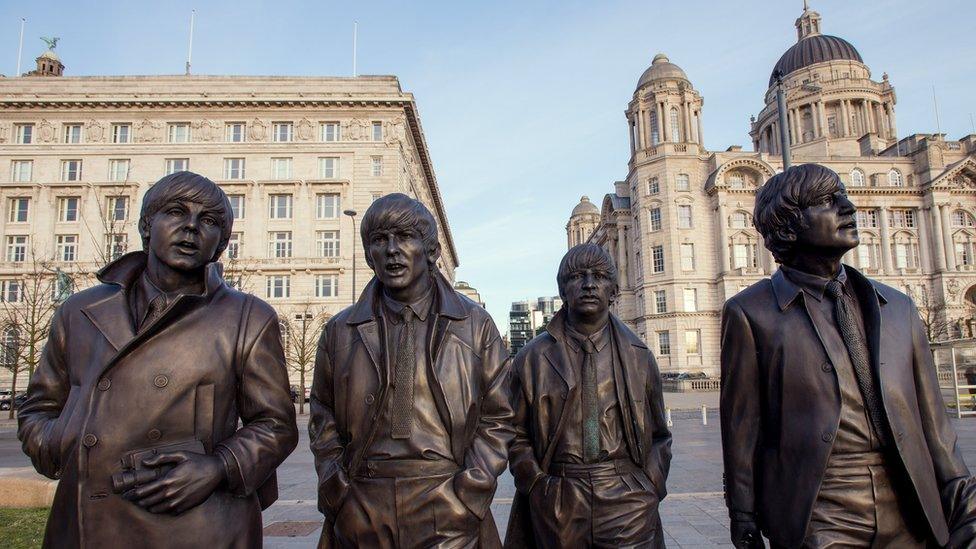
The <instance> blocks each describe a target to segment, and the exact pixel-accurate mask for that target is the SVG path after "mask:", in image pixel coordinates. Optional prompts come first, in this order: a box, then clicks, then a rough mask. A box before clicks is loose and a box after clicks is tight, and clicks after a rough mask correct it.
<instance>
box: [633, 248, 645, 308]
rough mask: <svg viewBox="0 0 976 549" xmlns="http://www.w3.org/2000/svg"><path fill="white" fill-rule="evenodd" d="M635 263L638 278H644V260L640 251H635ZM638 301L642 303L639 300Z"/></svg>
mask: <svg viewBox="0 0 976 549" xmlns="http://www.w3.org/2000/svg"><path fill="white" fill-rule="evenodd" d="M634 264H635V265H636V266H637V280H644V262H643V261H642V260H641V254H640V252H634ZM638 303H641V301H640V300H638Z"/></svg>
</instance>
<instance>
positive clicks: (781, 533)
mask: <svg viewBox="0 0 976 549" xmlns="http://www.w3.org/2000/svg"><path fill="white" fill-rule="evenodd" d="M844 269H845V270H846V272H847V275H848V281H849V283H851V284H854V288H855V292H856V293H857V295H859V296H861V303H860V305H861V310H862V313H863V317H864V329H865V335H866V337H867V342H868V346H869V348H870V353H871V367H872V370H873V372H874V375H875V376H877V379H879V380H880V383H879V387H880V391H881V397H882V401H883V403H884V410H885V413H886V415H887V417H888V424H889V425H890V427H891V432H892V433H893V435H894V444H895V448H894V451H895V452H894V454H895V456H896V457H897V459H898V460H900V461H901V465H903V466H904V470H905V471H907V474H908V477H909V478H910V485H911V486H912V487H913V489H914V492H915V493H914V494H913V495H914V496H915V497H916V498H917V500H918V502H919V504H920V508H921V509H922V512H923V513H924V515H925V520H926V521H927V523H928V525H929V527H930V529H931V531H932V534H933V537H934V538H935V540H936V541H938V543H939V544H940V545H945V544H946V543H948V542H949V541H950V533H951V534H952V542H953V546H964V545H965V546H968V545H969V544H970V543H973V536H974V532H976V529H974V526H973V524H972V521H973V520H974V517H976V514H974V510H976V499H974V497H973V496H974V494H976V491H974V483H973V479H972V477H971V476H970V474H969V470H968V469H967V468H966V464H965V463H964V462H963V458H962V454H961V453H960V450H959V446H958V444H957V441H956V433H955V431H954V430H953V428H952V425H951V424H950V423H949V419H948V417H947V415H946V411H945V405H944V404H943V401H942V396H941V394H940V392H939V383H938V379H937V377H936V371H935V367H934V365H933V362H932V353H931V351H930V349H929V344H928V340H927V338H926V337H925V331H924V329H923V328H922V323H921V319H920V318H919V315H918V312H917V310H916V308H915V305H914V304H913V303H912V300H911V299H910V298H909V297H908V296H906V295H905V294H903V293H901V292H899V291H897V290H895V289H894V288H892V287H890V286H886V285H884V284H881V283H879V282H876V281H873V280H869V279H868V278H866V277H864V276H863V275H862V274H861V273H859V272H858V271H857V270H855V269H853V268H851V267H849V266H846V265H845V266H844ZM807 306H808V304H807V301H806V296H805V295H804V293H803V291H802V290H801V289H800V288H799V287H798V286H796V285H795V284H793V283H792V282H791V281H790V280H789V279H788V278H786V276H785V275H784V274H783V272H782V271H781V270H780V271H777V272H776V273H775V274H773V276H772V277H771V278H767V279H764V280H761V281H759V282H757V283H756V284H753V285H752V286H750V287H748V288H746V289H745V290H743V291H742V292H740V293H738V294H737V295H735V296H734V297H732V298H731V299H729V300H728V302H726V304H725V308H724V310H723V312H722V359H721V360H722V394H721V423H722V451H723V454H724V461H725V483H726V490H725V491H726V500H727V502H728V506H729V510H730V513H731V515H732V518H733V519H736V518H739V519H745V520H755V521H757V522H758V524H759V526H760V528H761V529H762V531H763V534H765V535H766V537H768V538H769V539H770V540H771V541H773V542H775V543H778V544H781V545H783V546H789V547H795V546H799V545H800V543H801V542H802V540H803V537H804V534H805V532H806V529H807V524H808V522H809V520H810V514H811V511H812V509H813V504H814V501H815V500H816V498H817V494H818V492H819V489H820V482H821V480H822V479H823V476H824V471H825V469H826V466H827V459H828V457H829V456H830V451H831V446H832V444H833V440H834V435H835V434H836V432H837V428H838V426H839V424H840V411H841V410H840V406H841V404H840V402H841V400H840V387H839V385H838V380H837V373H836V371H835V370H834V364H840V363H842V362H843V361H844V360H845V356H846V354H847V349H846V348H843V347H836V346H828V345H827V344H825V343H824V341H823V340H822V339H821V338H820V336H819V334H818V333H817V330H816V328H815V327H814V324H813V322H812V317H811V316H810V313H809V311H808V309H807Z"/></svg>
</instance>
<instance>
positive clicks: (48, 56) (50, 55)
mask: <svg viewBox="0 0 976 549" xmlns="http://www.w3.org/2000/svg"><path fill="white" fill-rule="evenodd" d="M38 59H50V60H51V61H57V62H58V63H60V62H61V58H60V57H58V54H56V53H54V51H52V50H47V51H46V52H44V53H42V54H41V56H40V57H38Z"/></svg>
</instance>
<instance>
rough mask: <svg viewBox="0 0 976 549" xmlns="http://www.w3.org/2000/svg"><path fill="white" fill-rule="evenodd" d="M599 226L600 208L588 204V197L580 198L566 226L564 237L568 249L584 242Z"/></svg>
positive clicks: (590, 203)
mask: <svg viewBox="0 0 976 549" xmlns="http://www.w3.org/2000/svg"><path fill="white" fill-rule="evenodd" d="M599 224H600V208H598V207H597V206H596V204H594V203H592V202H590V198H589V197H588V196H583V197H580V201H579V204H577V205H576V207H575V208H573V213H572V214H571V215H570V216H569V223H567V224H566V237H567V238H568V242H569V247H570V248H572V247H573V246H575V245H577V244H582V243H584V242H586V240H587V239H588V238H590V235H591V234H593V230H594V229H596V227H597V225H599Z"/></svg>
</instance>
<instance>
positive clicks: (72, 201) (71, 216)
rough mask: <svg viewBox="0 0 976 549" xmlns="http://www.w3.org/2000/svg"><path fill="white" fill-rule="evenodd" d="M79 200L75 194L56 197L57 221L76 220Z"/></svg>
mask: <svg viewBox="0 0 976 549" xmlns="http://www.w3.org/2000/svg"><path fill="white" fill-rule="evenodd" d="M80 200H81V199H80V198H79V197H77V196H61V197H58V221H61V222H65V223H68V222H72V221H78V202H79V201H80Z"/></svg>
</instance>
